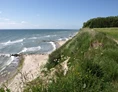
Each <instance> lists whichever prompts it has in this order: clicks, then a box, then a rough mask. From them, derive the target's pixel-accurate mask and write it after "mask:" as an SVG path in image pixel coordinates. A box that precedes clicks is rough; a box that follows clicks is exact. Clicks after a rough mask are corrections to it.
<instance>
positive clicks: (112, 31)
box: [94, 28, 118, 40]
mask: <svg viewBox="0 0 118 92" xmlns="http://www.w3.org/2000/svg"><path fill="white" fill-rule="evenodd" d="M94 30H96V31H99V32H103V33H106V34H107V35H108V36H111V37H112V38H114V39H116V40H118V28H94Z"/></svg>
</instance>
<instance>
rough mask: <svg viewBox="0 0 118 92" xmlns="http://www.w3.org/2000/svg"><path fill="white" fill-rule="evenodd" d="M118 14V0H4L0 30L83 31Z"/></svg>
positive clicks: (1, 4) (0, 1)
mask: <svg viewBox="0 0 118 92" xmlns="http://www.w3.org/2000/svg"><path fill="white" fill-rule="evenodd" d="M117 15H118V0H0V29H79V28H81V27H82V25H83V23H84V22H86V21H87V20H89V19H91V18H95V17H107V16H117Z"/></svg>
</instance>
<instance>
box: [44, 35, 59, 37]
mask: <svg viewBox="0 0 118 92" xmlns="http://www.w3.org/2000/svg"><path fill="white" fill-rule="evenodd" d="M54 36H57V35H46V36H44V37H54Z"/></svg>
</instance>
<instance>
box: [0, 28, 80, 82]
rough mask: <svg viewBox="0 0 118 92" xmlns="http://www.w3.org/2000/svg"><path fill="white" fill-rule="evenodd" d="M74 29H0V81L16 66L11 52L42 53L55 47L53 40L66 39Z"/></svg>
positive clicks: (16, 58)
mask: <svg viewBox="0 0 118 92" xmlns="http://www.w3.org/2000/svg"><path fill="white" fill-rule="evenodd" d="M77 31H78V30H76V29H3V30H2V29H0V82H3V81H4V79H7V78H8V77H9V76H8V75H10V74H11V72H14V71H15V70H16V68H17V66H18V62H19V57H14V56H10V55H11V54H42V53H43V54H44V53H50V52H52V51H54V50H55V49H56V45H55V43H54V42H55V41H61V40H68V38H69V37H73V36H74V35H75V33H76V32H77Z"/></svg>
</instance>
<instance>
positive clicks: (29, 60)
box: [6, 55, 48, 92]
mask: <svg viewBox="0 0 118 92" xmlns="http://www.w3.org/2000/svg"><path fill="white" fill-rule="evenodd" d="M23 57H24V63H23V67H22V69H21V70H20V71H19V72H18V74H17V75H16V76H15V77H14V78H13V79H12V80H11V82H10V83H8V85H6V86H8V88H9V89H10V90H11V92H22V90H23V86H25V83H27V82H29V81H31V80H33V79H35V78H37V77H38V76H40V72H41V69H42V67H43V66H44V65H45V64H46V62H47V59H48V55H24V56H23Z"/></svg>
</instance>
